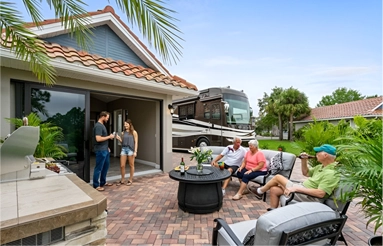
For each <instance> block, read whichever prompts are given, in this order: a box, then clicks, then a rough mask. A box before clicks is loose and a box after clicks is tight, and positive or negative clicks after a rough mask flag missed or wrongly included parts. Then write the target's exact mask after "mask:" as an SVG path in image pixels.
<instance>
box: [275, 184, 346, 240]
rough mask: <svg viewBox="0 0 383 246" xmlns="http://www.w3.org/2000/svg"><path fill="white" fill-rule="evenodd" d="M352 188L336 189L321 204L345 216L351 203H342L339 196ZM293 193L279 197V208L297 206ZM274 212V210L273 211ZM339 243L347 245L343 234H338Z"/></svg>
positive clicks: (340, 187) (342, 187) (341, 187)
mask: <svg viewBox="0 0 383 246" xmlns="http://www.w3.org/2000/svg"><path fill="white" fill-rule="evenodd" d="M352 188H353V187H352V186H339V187H338V188H336V189H335V190H334V192H333V194H332V195H331V196H329V197H328V198H327V199H323V204H325V205H327V206H328V207H330V208H331V209H332V210H334V211H337V212H338V213H339V214H340V215H341V216H342V215H346V213H347V210H348V207H349V206H350V203H351V201H350V200H347V201H342V200H341V195H342V194H344V193H345V192H347V191H351V190H352ZM294 194H295V193H294V192H292V193H291V194H290V195H289V197H286V196H283V195H282V196H280V197H279V202H280V205H281V207H284V206H286V205H290V204H297V203H299V202H298V201H296V200H294ZM274 210H275V209H274ZM338 240H339V241H343V242H344V243H345V245H348V244H347V242H346V239H345V238H344V236H343V233H342V232H340V235H339V239H338Z"/></svg>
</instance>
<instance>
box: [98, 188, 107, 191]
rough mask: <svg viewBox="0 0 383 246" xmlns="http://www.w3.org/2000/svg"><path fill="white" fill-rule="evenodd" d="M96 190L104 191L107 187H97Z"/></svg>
mask: <svg viewBox="0 0 383 246" xmlns="http://www.w3.org/2000/svg"><path fill="white" fill-rule="evenodd" d="M96 190H98V191H104V190H105V189H104V188H102V187H97V188H96Z"/></svg>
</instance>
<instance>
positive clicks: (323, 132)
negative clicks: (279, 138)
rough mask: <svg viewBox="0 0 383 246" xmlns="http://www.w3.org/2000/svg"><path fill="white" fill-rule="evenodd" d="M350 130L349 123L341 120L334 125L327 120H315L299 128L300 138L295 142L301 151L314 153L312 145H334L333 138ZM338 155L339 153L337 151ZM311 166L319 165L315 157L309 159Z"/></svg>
mask: <svg viewBox="0 0 383 246" xmlns="http://www.w3.org/2000/svg"><path fill="white" fill-rule="evenodd" d="M349 130H350V126H349V124H348V123H347V122H346V121H344V120H341V121H339V122H338V124H337V125H334V124H332V123H330V122H328V121H319V122H318V121H316V120H315V119H314V122H313V123H309V124H307V125H306V126H304V127H303V128H302V130H301V139H300V140H296V141H295V143H296V144H297V145H299V146H300V148H301V149H302V151H304V152H306V153H308V154H309V155H315V151H314V150H313V148H314V147H317V146H321V145H322V144H332V145H335V144H336V143H339V142H335V140H336V139H337V138H339V137H341V136H344V135H345V134H346V132H348V131H349ZM338 156H339V153H338ZM309 163H310V165H311V166H316V165H319V164H320V163H319V162H318V161H317V160H316V159H310V160H309Z"/></svg>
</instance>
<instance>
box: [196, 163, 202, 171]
mask: <svg viewBox="0 0 383 246" xmlns="http://www.w3.org/2000/svg"><path fill="white" fill-rule="evenodd" d="M202 172H203V165H202V163H197V173H202Z"/></svg>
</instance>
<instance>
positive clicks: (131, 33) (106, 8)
mask: <svg viewBox="0 0 383 246" xmlns="http://www.w3.org/2000/svg"><path fill="white" fill-rule="evenodd" d="M105 13H111V14H112V15H113V16H114V17H115V18H116V19H117V20H118V21H119V22H120V23H121V25H122V26H123V27H124V28H125V29H126V31H128V32H129V33H130V35H132V36H133V38H135V39H136V40H137V42H138V43H140V45H141V46H142V47H143V48H144V49H145V50H146V51H147V52H148V53H149V55H150V56H151V57H152V58H153V59H155V60H156V62H157V63H158V64H159V65H160V66H161V67H162V68H163V69H164V70H165V71H166V72H167V73H168V74H170V72H169V71H168V70H167V69H166V67H165V66H164V65H163V64H162V63H161V62H160V61H159V60H158V59H157V58H156V57H155V56H154V54H153V53H152V52H150V50H149V49H148V48H147V47H146V45H145V44H144V43H142V42H141V40H140V39H139V38H138V37H137V36H136V35H135V34H134V33H133V32H132V31H131V30H130V28H129V27H128V26H127V25H126V24H125V23H124V22H123V21H122V20H121V19H120V16H118V15H117V14H116V13H115V12H114V9H113V7H112V6H110V5H107V6H106V7H105V8H104V9H103V10H97V11H93V12H88V15H89V16H95V15H100V14H105ZM59 22H60V19H48V20H44V21H43V22H40V26H44V25H49V24H53V23H59ZM25 26H26V27H27V28H31V27H35V26H36V24H35V23H34V22H28V23H25Z"/></svg>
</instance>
